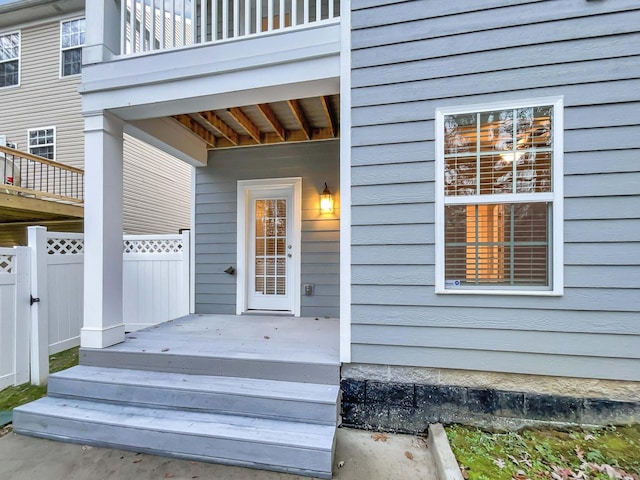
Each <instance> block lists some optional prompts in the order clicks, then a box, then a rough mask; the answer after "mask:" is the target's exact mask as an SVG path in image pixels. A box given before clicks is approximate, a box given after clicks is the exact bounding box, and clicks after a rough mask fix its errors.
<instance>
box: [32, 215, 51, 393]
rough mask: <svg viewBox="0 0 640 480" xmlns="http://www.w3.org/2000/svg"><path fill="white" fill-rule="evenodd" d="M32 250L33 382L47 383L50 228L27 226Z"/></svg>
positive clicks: (34, 383) (35, 383)
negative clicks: (48, 236) (48, 249)
mask: <svg viewBox="0 0 640 480" xmlns="http://www.w3.org/2000/svg"><path fill="white" fill-rule="evenodd" d="M27 232H28V233H27V236H28V243H29V248H30V249H31V296H32V297H34V299H36V302H35V303H34V304H33V305H31V335H30V338H31V347H30V355H31V383H32V384H33V385H44V384H46V383H47V379H48V378H49V298H48V286H47V229H46V228H45V227H29V228H28V229H27Z"/></svg>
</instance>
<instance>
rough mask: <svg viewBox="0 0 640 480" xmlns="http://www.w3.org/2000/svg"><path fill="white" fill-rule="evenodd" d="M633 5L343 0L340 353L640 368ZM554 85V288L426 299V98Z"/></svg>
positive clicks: (375, 358) (431, 142)
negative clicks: (557, 120)
mask: <svg viewBox="0 0 640 480" xmlns="http://www.w3.org/2000/svg"><path fill="white" fill-rule="evenodd" d="M639 22H640V5H638V3H637V2H635V1H632V0H620V1H619V2H574V1H572V0H557V1H554V2H553V6H552V8H551V2H548V1H513V2H511V1H494V0H482V1H478V2H438V1H435V0H418V1H411V2H397V1H396V2H391V1H387V0H356V1H354V2H353V5H352V49H353V51H352V92H351V93H352V112H351V113H352V122H353V129H352V158H351V161H352V169H351V175H352V184H353V187H352V205H353V206H352V210H351V214H352V225H353V227H352V252H351V253H352V341H353V345H352V347H353V348H352V361H354V362H361V363H379V364H393V365H416V366H429V367H438V368H460V369H485V370H490V371H504V372H514V373H518V372H520V373H533V374H545V375H566V376H577V377H595V378H613V379H625V380H640V361H639V359H638V354H637V351H638V347H639V346H640V345H639V342H640V321H638V319H639V318H640V273H638V271H639V270H638V265H639V262H640V223H639V222H638V218H639V217H640V164H638V161H637V160H638V152H640V116H639V115H638V111H640V103H639V102H640V36H639V35H640V34H639V33H638V29H637V25H638V23H639ZM554 95H562V96H564V102H565V110H564V121H565V132H564V145H565V156H564V164H565V165H564V173H565V178H564V193H565V202H564V207H565V213H564V220H565V221H564V235H565V245H564V254H565V265H564V276H565V281H564V287H565V290H564V295H563V296H561V297H538V296H523V295H516V296H507V295H464V294H463V295H457V294H456V295H436V294H435V293H434V284H435V263H436V259H435V245H434V235H435V225H434V222H435V205H434V200H435V168H434V167H435V162H434V160H435V151H434V150H435V120H434V116H435V110H436V109H437V108H439V107H448V106H460V105H472V104H478V103H489V102H495V101H505V100H513V101H519V100H522V99H526V98H533V97H542V96H554Z"/></svg>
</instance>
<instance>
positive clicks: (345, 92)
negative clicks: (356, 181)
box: [340, 1, 351, 363]
mask: <svg viewBox="0 0 640 480" xmlns="http://www.w3.org/2000/svg"><path fill="white" fill-rule="evenodd" d="M340 27H341V43H340V46H341V51H340V361H341V362H342V363H351V2H345V1H343V2H341V12H340Z"/></svg>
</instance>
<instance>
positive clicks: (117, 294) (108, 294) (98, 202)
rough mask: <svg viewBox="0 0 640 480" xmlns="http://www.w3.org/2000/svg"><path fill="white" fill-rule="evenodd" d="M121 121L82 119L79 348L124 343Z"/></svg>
mask: <svg viewBox="0 0 640 480" xmlns="http://www.w3.org/2000/svg"><path fill="white" fill-rule="evenodd" d="M123 126H124V122H123V121H122V120H120V119H119V118H117V117H115V116H113V115H111V114H109V113H106V112H103V113H101V114H97V115H91V116H85V131H84V141H85V150H84V151H85V162H84V168H85V176H84V178H85V191H86V196H85V207H84V211H85V215H84V242H85V244H84V325H83V327H82V330H81V333H80V345H81V346H82V347H88V348H105V347H108V346H110V345H115V344H116V343H120V342H122V341H124V323H123V315H122V153H123V152H122V136H123Z"/></svg>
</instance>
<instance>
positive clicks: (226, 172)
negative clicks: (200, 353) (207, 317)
mask: <svg viewBox="0 0 640 480" xmlns="http://www.w3.org/2000/svg"><path fill="white" fill-rule="evenodd" d="M280 177H302V245H301V250H302V260H301V282H302V283H313V284H314V293H313V295H312V296H304V295H303V296H302V298H301V314H302V315H303V316H331V317H337V316H338V315H339V307H340V287H339V285H340V220H339V210H338V209H337V208H336V209H335V210H334V215H333V217H330V218H325V217H322V218H319V215H318V200H319V197H318V195H319V192H320V190H319V189H321V187H323V186H324V182H327V184H328V185H329V186H330V188H331V190H332V192H333V193H334V195H336V198H337V195H338V194H339V189H338V185H339V143H338V142H337V141H328V142H310V143H296V144H286V145H274V146H265V147H251V148H242V149H229V150H221V151H213V152H211V153H210V155H209V163H208V166H207V167H203V168H198V169H196V205H195V212H196V215H195V229H196V232H195V242H196V265H195V270H196V312H197V313H235V311H236V277H235V276H230V275H227V274H225V273H223V271H224V269H225V268H227V267H228V266H229V265H233V266H235V265H236V261H237V246H236V240H237V228H238V227H237V197H236V196H237V182H238V180H249V179H261V178H280ZM336 206H337V202H336Z"/></svg>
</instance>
